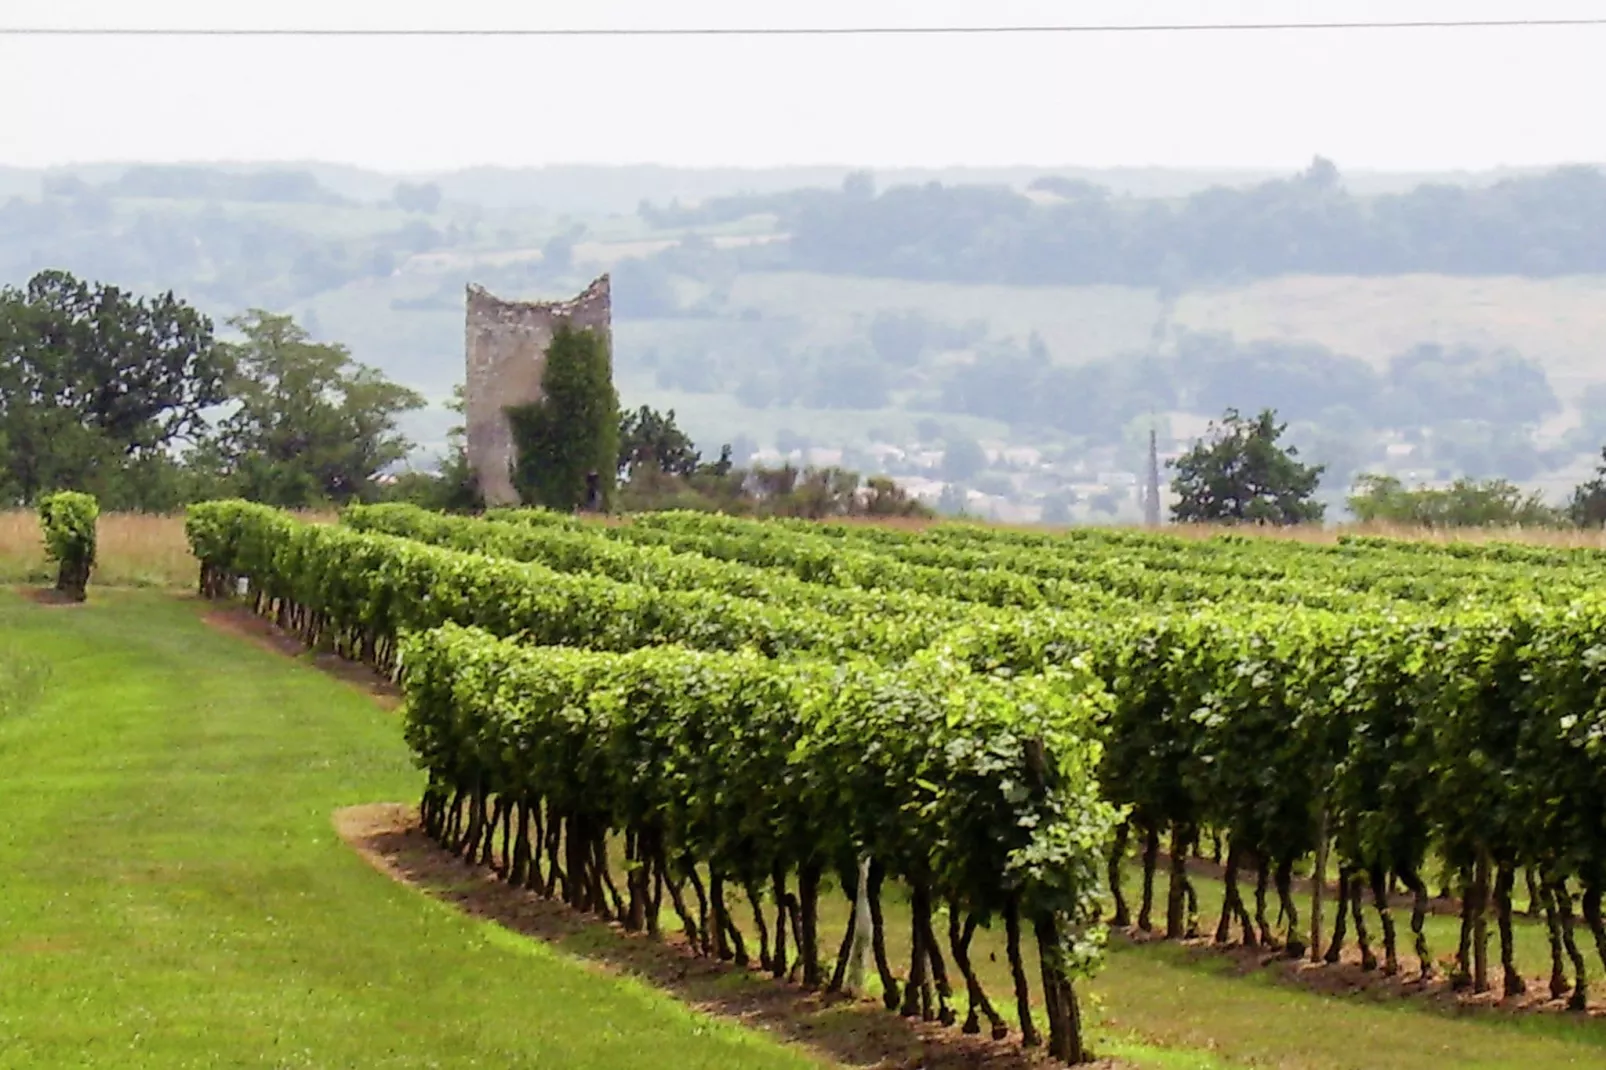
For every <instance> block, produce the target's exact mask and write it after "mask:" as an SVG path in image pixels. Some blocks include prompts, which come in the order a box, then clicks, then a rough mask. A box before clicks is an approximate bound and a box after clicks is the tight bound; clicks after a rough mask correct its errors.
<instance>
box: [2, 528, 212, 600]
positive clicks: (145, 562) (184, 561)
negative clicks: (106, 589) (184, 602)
mask: <svg viewBox="0 0 1606 1070" xmlns="http://www.w3.org/2000/svg"><path fill="white" fill-rule="evenodd" d="M96 540H97V543H98V546H97V553H98V556H99V559H100V562H99V564H98V565H97V566H96V568H95V575H94V578H93V580H92V581H91V582H92V583H97V584H105V585H108V586H115V587H188V586H190V585H191V584H193V583H194V582H195V577H196V563H195V558H193V557H191V556H190V549H189V544H188V542H186V540H185V538H184V518H183V517H182V516H149V515H143V514H137V513H108V514H106V515H104V516H102V517H101V518H100V524H99V530H98V532H97V535H96ZM54 578H55V577H54V575H53V573H52V571H51V567H50V563H49V562H48V561H46V560H45V550H44V543H43V540H42V539H41V537H40V533H39V519H38V517H36V516H35V515H34V514H33V513H32V512H26V511H22V510H17V511H14V512H6V513H0V581H3V582H6V583H44V582H48V581H50V580H53V579H54Z"/></svg>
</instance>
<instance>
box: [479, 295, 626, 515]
mask: <svg viewBox="0 0 1606 1070" xmlns="http://www.w3.org/2000/svg"><path fill="white" fill-rule="evenodd" d="M467 321H468V322H467V330H466V334H465V337H464V343H463V347H464V355H465V359H466V361H467V363H468V376H467V379H466V380H465V385H464V388H463V401H464V403H465V405H464V417H465V420H466V428H465V430H466V432H467V438H468V463H469V467H470V468H472V469H473V471H474V476H475V478H476V479H478V480H479V484H480V492H481V493H482V494H483V495H484V496H485V504H486V505H489V506H499V505H517V504H518V501H519V496H518V492H517V491H515V490H514V489H513V477H512V474H511V467H512V464H513V429H512V427H511V426H510V424H509V422H508V418H507V410H508V409H509V408H513V407H515V406H518V405H529V404H531V403H533V402H536V401H539V400H541V378H542V375H543V374H544V373H545V371H546V353H547V346H548V345H550V344H551V342H552V335H553V333H554V332H555V331H556V330H557V329H558V327H559V326H561V325H563V324H568V325H569V326H571V327H573V328H574V329H575V330H585V329H590V330H593V331H596V332H598V333H599V334H601V335H602V338H603V341H604V342H605V343H607V345H608V350H609V352H610V353H611V352H612V351H613V297H612V293H611V290H610V287H609V282H608V276H607V275H603V276H602V277H601V278H599V279H597V280H596V281H595V282H593V283H592V284H591V285H590V286H587V287H586V288H585V290H584V291H582V292H581V293H580V295H579V296H577V297H575V298H574V299H572V300H569V301H504V300H502V299H501V298H499V297H497V296H495V295H494V294H492V293H490V292H489V291H488V290H486V289H485V288H484V287H482V286H475V285H474V284H472V283H470V284H469V287H468V315H467Z"/></svg>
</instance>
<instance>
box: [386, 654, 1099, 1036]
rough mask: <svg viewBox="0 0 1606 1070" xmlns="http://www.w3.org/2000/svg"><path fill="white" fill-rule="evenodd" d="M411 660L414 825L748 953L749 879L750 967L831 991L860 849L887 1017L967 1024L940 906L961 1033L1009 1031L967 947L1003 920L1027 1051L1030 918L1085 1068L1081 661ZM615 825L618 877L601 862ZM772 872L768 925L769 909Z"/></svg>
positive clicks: (697, 938)
mask: <svg viewBox="0 0 1606 1070" xmlns="http://www.w3.org/2000/svg"><path fill="white" fill-rule="evenodd" d="M403 656H404V658H405V661H406V664H407V667H408V669H407V673H406V693H407V707H406V709H407V735H408V740H409V742H410V743H411V744H412V746H413V748H414V749H415V751H416V752H417V753H418V754H419V756H420V760H421V762H422V764H423V765H424V767H425V768H426V769H427V770H428V772H429V778H430V780H429V788H428V790H427V793H426V796H425V800H424V806H423V815H424V823H425V827H426V829H427V830H428V831H429V832H430V833H431V834H432V835H434V836H435V837H437V838H438V839H440V840H441V841H442V842H443V843H445V844H448V845H449V846H450V847H451V848H452V849H454V850H457V851H459V852H462V853H465V854H467V855H469V856H471V857H476V858H478V859H479V860H480V861H483V862H493V861H496V862H497V864H498V868H499V869H500V871H501V872H502V874H503V876H504V877H505V878H506V879H507V880H509V881H512V882H514V883H516V884H520V885H524V886H529V887H535V888H539V889H541V890H543V891H544V892H545V893H546V894H547V895H559V894H561V896H562V897H563V898H564V899H565V900H566V901H567V902H569V903H570V904H571V905H573V906H575V907H576V908H578V909H581V910H588V911H592V912H594V913H597V914H601V915H603V916H604V917H612V918H615V919H617V920H618V921H620V922H621V923H622V924H623V925H624V926H625V927H626V928H627V929H634V930H640V929H644V928H645V929H649V930H652V929H655V928H656V925H657V918H658V913H659V908H660V905H661V903H662V897H663V895H664V893H665V891H667V892H668V896H669V900H670V902H671V903H672V905H673V908H674V910H675V911H676V913H677V914H678V915H679V916H680V918H681V920H682V924H683V925H684V927H685V930H686V932H687V934H688V935H689V936H690V937H691V939H692V940H693V941H694V943H700V944H701V946H702V948H703V950H704V951H705V953H712V954H721V955H723V956H725V957H730V958H734V959H736V960H737V961H740V962H744V963H745V962H748V961H749V960H750V958H751V956H750V952H749V947H750V944H749V936H750V935H751V934H752V932H753V931H754V930H749V932H748V933H747V934H744V932H743V929H742V923H740V922H739V920H738V917H737V913H736V911H734V910H733V909H731V907H730V906H729V905H728V902H727V897H726V889H727V888H739V889H742V890H744V891H745V894H746V897H747V901H748V903H749V904H753V905H755V910H754V915H755V916H754V927H755V929H756V935H757V962H758V964H759V965H760V966H761V968H763V969H766V970H768V971H770V972H772V973H773V974H774V975H775V976H776V977H783V976H787V975H789V974H792V975H797V974H800V975H801V976H800V979H801V982H802V983H803V984H804V986H805V987H809V988H820V987H831V988H836V989H840V987H841V986H842V983H843V976H844V973H845V971H846V969H847V962H848V955H849V951H850V948H851V945H852V941H853V935H854V934H853V932H852V930H851V927H850V929H849V932H848V933H847V934H846V936H845V938H844V940H843V943H842V948H841V951H840V952H839V953H838V954H837V957H836V965H835V969H834V970H833V971H831V974H830V977H829V980H827V976H826V974H825V972H824V970H823V968H822V961H823V949H822V947H821V946H820V944H821V942H820V926H819V908H820V894H821V885H822V879H823V878H824V877H825V876H826V875H827V874H835V875H836V876H837V883H838V886H839V887H840V888H842V889H843V891H844V892H845V893H846V894H847V895H848V897H849V899H850V901H851V900H852V898H853V897H854V896H855V894H856V892H857V887H856V885H857V881H858V858H859V856H860V855H861V854H862V853H868V854H869V855H870V857H871V858H873V859H874V863H873V865H872V868H871V869H870V872H869V878H868V884H867V887H866V894H867V895H868V897H869V902H870V917H871V921H872V926H873V928H874V931H873V933H872V934H871V941H870V943H871V946H872V947H873V948H874V949H875V951H876V967H877V970H878V972H879V974H880V977H881V980H882V985H883V992H884V998H885V1000H886V1005H887V1007H888V1009H895V1010H896V1009H901V1011H902V1013H904V1014H906V1015H922V1016H924V1017H926V1018H927V1019H933V1018H937V1019H940V1020H941V1021H943V1022H944V1023H945V1024H953V1022H954V1021H955V1020H956V1012H955V1010H954V1008H953V1005H952V989H951V987H950V982H949V979H948V973H947V968H946V961H945V955H944V953H943V949H942V941H940V940H939V939H938V938H937V935H936V927H935V925H934V922H933V913H934V908H936V907H939V906H945V907H946V908H947V911H948V917H949V919H950V941H949V950H950V951H951V953H952V955H953V961H954V963H955V965H956V967H957V969H958V971H959V973H960V975H961V977H962V979H963V983H964V985H965V990H966V994H967V998H968V1002H969V1007H970V1010H969V1016H968V1018H967V1021H966V1023H965V1028H966V1030H967V1031H970V1032H975V1031H977V1030H978V1029H979V1020H978V1016H979V1015H985V1016H986V1017H987V1018H988V1019H989V1023H990V1025H991V1026H992V1028H993V1032H994V1035H995V1036H1001V1035H1003V1033H1004V1031H1005V1026H1004V1021H1003V1019H1002V1017H1001V1016H1000V1015H999V1014H998V1012H997V1011H996V1010H995V1009H994V1007H993V1005H992V1003H991V1001H990V1000H989V998H988V997H987V995H986V993H985V992H984V991H983V990H982V987H981V983H980V981H979V980H978V979H977V976H976V974H975V972H974V970H973V969H972V968H971V965H970V961H969V954H968V952H969V946H970V941H971V936H972V934H973V933H974V932H975V929H976V927H977V926H978V925H986V924H988V923H989V922H990V921H992V920H993V919H999V920H1002V922H1003V924H1004V925H1005V927H1006V929H1007V931H1008V933H1009V934H1010V940H1009V957H1010V967H1011V972H1012V974H1013V977H1014V982H1015V995H1016V1006H1017V1010H1018V1013H1019V1015H1020V1022H1021V1028H1022V1032H1023V1036H1024V1039H1025V1042H1026V1043H1028V1044H1035V1043H1038V1037H1037V1034H1036V1031H1035V1028H1034V1025H1033V1019H1032V1013H1031V992H1030V988H1029V982H1028V979H1027V974H1026V969H1025V965H1024V961H1023V957H1022V951H1021V941H1020V932H1021V926H1022V924H1023V923H1025V924H1029V925H1030V926H1031V932H1032V933H1033V935H1034V936H1035V940H1036V944H1037V946H1038V948H1039V957H1040V959H1041V963H1040V975H1041V989H1040V992H1041V997H1042V1002H1043V1004H1044V1006H1045V1008H1046V1011H1047V1017H1048V1020H1049V1032H1050V1035H1049V1038H1048V1044H1049V1050H1050V1052H1051V1053H1052V1054H1054V1055H1055V1056H1057V1057H1059V1058H1061V1059H1064V1060H1065V1061H1067V1062H1078V1061H1081V1060H1082V1059H1083V1056H1084V1050H1083V1043H1082V1039H1081V1029H1080V1025H1079V1012H1078V1009H1077V1004H1076V998H1075V994H1074V990H1073V989H1072V983H1073V978H1074V977H1075V976H1076V975H1078V974H1079V973H1081V972H1083V971H1084V970H1085V969H1086V967H1087V966H1088V964H1089V963H1090V962H1091V960H1092V957H1093V956H1092V952H1093V950H1094V948H1095V947H1096V943H1097V931H1096V929H1094V928H1093V927H1092V922H1093V921H1094V919H1095V917H1096V914H1097V910H1098V887H1099V870H1100V866H1101V864H1102V852H1101V845H1102V844H1103V843H1104V842H1105V841H1106V840H1107V838H1108V835H1109V828H1110V826H1111V825H1112V824H1113V822H1114V816H1115V815H1114V810H1113V808H1111V807H1109V806H1108V805H1107V804H1104V803H1101V802H1100V801H1099V800H1098V797H1097V794H1096V784H1095V781H1094V779H1093V768H1094V766H1095V765H1096V761H1097V754H1098V748H1097V745H1096V743H1093V742H1092V741H1091V737H1092V733H1093V732H1094V730H1095V715H1096V713H1097V710H1098V707H1099V704H1100V703H1101V701H1102V696H1103V692H1102V689H1101V688H1100V687H1099V686H1098V684H1097V683H1096V681H1093V680H1091V678H1088V677H1085V676H1084V677H1080V678H1067V677H1063V676H1059V677H1055V678H1046V677H1036V678H1031V679H1024V680H1017V681H1008V682H1006V681H1000V680H996V679H989V678H985V677H977V676H974V675H972V674H970V673H968V672H966V671H965V670H964V669H963V668H961V667H958V666H955V665H953V664H952V663H945V662H943V661H941V660H940V659H936V658H933V657H931V656H923V657H920V658H916V659H913V660H912V661H911V662H910V663H909V664H908V665H906V666H904V667H902V668H900V669H896V670H891V669H887V668H884V667H881V666H878V665H874V664H872V663H869V662H865V661H862V660H853V661H848V662H845V663H842V664H826V663H822V662H813V661H793V662H775V661H771V660H767V659H764V658H760V657H758V656H756V655H752V654H709V653H699V652H693V651H688V650H685V649H683V648H679V647H659V648H654V649H649V650H642V651H639V652H636V653H630V654H603V653H597V652H594V651H584V650H556V649H549V648H539V647H529V646H525V645H522V644H518V643H515V642H511V641H506V640H498V639H495V638H494V637H491V636H489V635H487V634H485V633H483V632H475V631H466V630H463V629H458V628H454V627H450V626H448V627H446V628H442V629H439V630H435V631H430V632H424V633H418V634H414V635H411V636H409V637H408V638H406V639H405V640H404V644H403ZM499 829H500V830H501V837H502V849H501V857H500V860H497V858H496V854H497V852H496V846H495V838H496V834H497V832H498V830H499ZM618 839H622V840H623V842H624V844H625V852H626V864H627V871H626V874H625V881H624V889H625V890H624V891H623V892H621V891H620V890H619V884H618V882H617V881H616V880H615V879H614V877H613V875H612V873H611V872H610V867H609V862H608V853H609V852H608V844H609V841H610V840H615V841H617V840H618ZM703 875H706V877H707V884H706V886H705V884H704V881H703ZM794 878H795V893H794V891H793V887H794V885H793V881H794ZM886 880H896V881H899V882H901V883H902V884H904V885H905V886H906V887H908V888H909V889H910V891H911V902H912V904H913V921H912V931H911V934H910V935H911V938H912V940H911V946H912V948H913V951H912V956H911V962H910V965H909V971H908V974H907V983H906V984H900V982H899V980H898V978H897V977H896V976H895V975H894V973H893V972H892V969H891V966H890V964H889V963H888V961H887V958H886V953H885V937H884V934H883V931H882V912H881V899H880V888H881V886H882V884H883V882H884V881H886ZM688 887H690V888H691V889H692V890H693V891H694V892H695V897H696V901H695V906H692V905H689V904H688V899H689V898H690V896H689V895H688V893H687V891H686V889H687V888H688ZM760 888H764V889H765V891H767V892H768V894H769V896H770V902H771V903H772V904H774V905H775V907H776V914H775V916H774V918H773V923H772V924H768V925H767V924H766V921H765V918H764V916H763V913H762V912H761V911H759V910H758V909H756V904H759V903H761V902H762V901H763V900H762V896H761V893H760V891H759V889H760ZM789 935H790V936H791V937H792V939H793V940H794V941H795V942H796V945H797V957H796V960H795V962H791V961H790V960H789V954H788V950H787V940H788V936H789ZM900 993H901V998H900Z"/></svg>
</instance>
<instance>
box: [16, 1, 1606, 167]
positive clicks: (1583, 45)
mask: <svg viewBox="0 0 1606 1070" xmlns="http://www.w3.org/2000/svg"><path fill="white" fill-rule="evenodd" d="M1594 16H1603V17H1606V0H1339V2H1334V0H1259V2H1254V0H1119V2H1116V0H985V2H983V0H962V2H961V0H916V2H910V0H809V2H807V3H799V2H793V0H763V3H762V5H760V4H759V3H757V2H755V0H674V2H672V3H671V2H668V0H569V2H567V3H563V4H558V3H554V2H551V0H525V2H522V3H513V2H496V0H461V2H458V3H450V4H447V3H440V2H439V0H436V2H432V3H420V2H416V0H390V2H387V3H383V4H382V3H379V2H377V0H367V2H352V0H275V2H273V3H271V4H270V3H263V2H249V3H248V2H240V0H234V2H230V3H223V2H221V0H210V2H203V0H0V25H3V26H26V25H43V24H49V25H69V26H96V25H98V26H107V25H125V26H126V25H139V26H164V25H165V26H184V25H189V26H197V25H206V26H218V25H235V26H275V27H281V26H290V25H297V26H314V25H315V26H355V25H376V24H377V25H385V26H576V25H586V26H663V25H669V24H674V25H754V24H760V23H762V24H769V25H823V24H837V25H855V24H859V25H862V24H899V23H903V24H908V23H915V24H937V23H971V24H974V23H1000V24H1001V23H1047V22H1052V23H1108V22H1124V23H1132V22H1199V21H1235V22H1241V21H1255V20H1279V21H1281V20H1300V21H1323V20H1335V19H1336V20H1343V21H1352V20H1358V19H1366V18H1375V19H1388V20H1404V19H1421V18H1463V19H1465V18H1508V17H1526V18H1540V17H1563V18H1566V17H1594ZM1603 57H1606V27H1602V28H1598V29H1525V30H1517V29H1500V30H1489V29H1480V30H1454V31H1448V30H1439V31H1429V30H1424V31H1393V32H1387V33H1369V32H1360V31H1341V32H1330V33H1313V32H1305V33H1297V34H1285V33H1241V34H1202V33H1195V34H1164V35H1161V34H1136V35H1120V36H1118V35H1108V36H1106V35H1093V36H1042V37H1031V38H1019V37H956V38H870V39H819V38H791V39H773V38H772V39H746V38H738V39H730V38H726V39H713V40H707V39H702V40H691V39H680V38H671V39H608V40H593V39H578V40H577V39H567V40H530V39H501V40H479V39H445V40H443V39H422V40H421V39H410V40H395V39H392V40H363V39H324V40H285V39H268V40H262V39H256V40H238V39H204V40H197V39H148V38H146V39H138V38H136V39H120V40H107V39H83V38H75V39H50V38H38V37H3V36H0V101H4V102H5V115H4V118H3V120H0V164H12V165H21V166H39V165H49V164H60V163H68V162H89V161H103V160H136V159H137V160H162V161H178V160H225V159H231V160H244V159H251V160H296V159H319V160H327V161H337V162H347V163H353V164H359V165H364V166H369V167H374V168H381V169H387V170H432V169H445V168H454V167H462V166H470V165H476V164H501V165H506V166H530V165H541V164H550V163H574V162H584V163H626V162H658V163H665V164H683V165H715V164H723V165H750V166H764V165H777V164H807V163H829V164H852V165H868V166H898V165H909V166H942V165H948V164H967V165H1007V164H1042V165H1067V164H1076V165H1089V166H1106V165H1121V164H1132V165H1143V164H1157V165H1173V166H1237V165H1252V166H1275V167H1279V168H1292V167H1296V166H1299V165H1301V164H1303V163H1305V162H1306V161H1308V160H1309V159H1310V157H1311V156H1312V155H1314V154H1317V153H1320V154H1322V155H1325V156H1328V157H1331V158H1333V159H1335V160H1336V161H1337V162H1338V163H1339V165H1340V166H1341V167H1344V168H1346V169H1350V170H1363V169H1391V170H1392V169H1443V168H1483V167H1492V166H1498V165H1502V164H1510V165H1532V164H1549V163H1557V162H1562V161H1579V160H1590V161H1601V160H1606V122H1602V121H1601V118H1600V114H1599V103H1600V102H1601V101H1603V100H1606V62H1602V58H1603Z"/></svg>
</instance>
